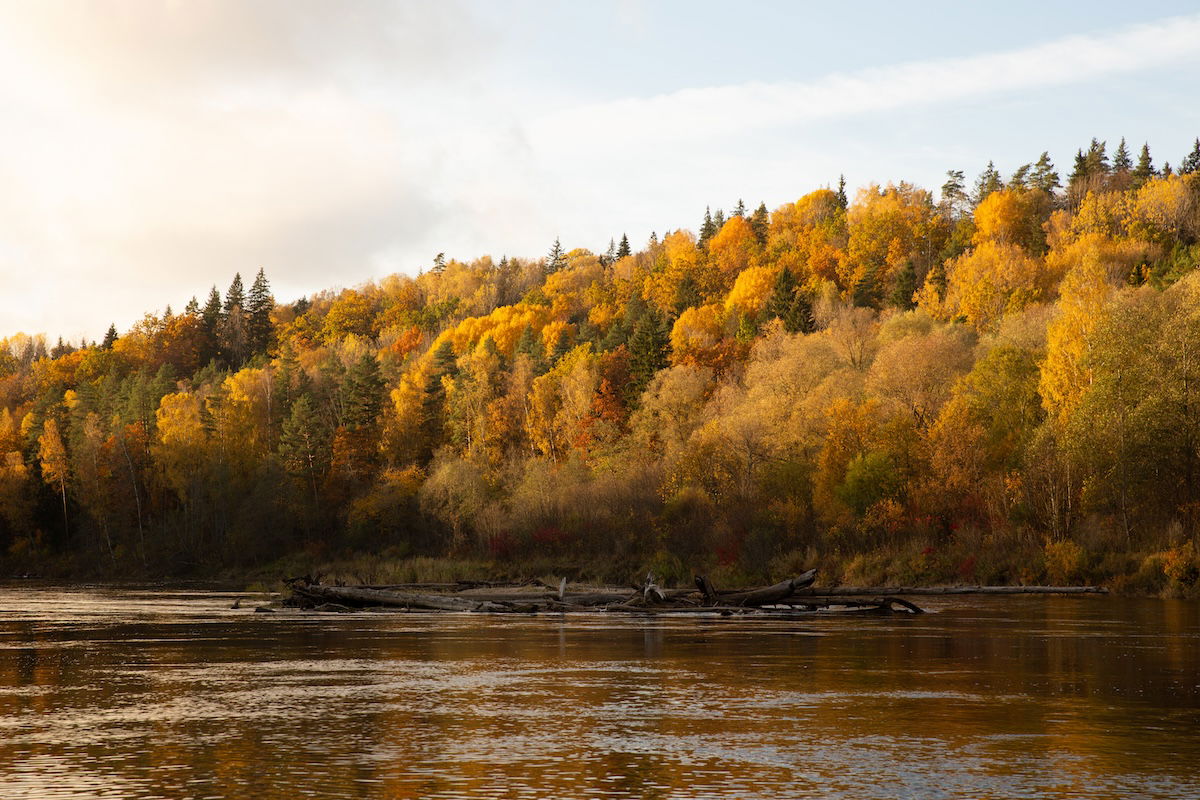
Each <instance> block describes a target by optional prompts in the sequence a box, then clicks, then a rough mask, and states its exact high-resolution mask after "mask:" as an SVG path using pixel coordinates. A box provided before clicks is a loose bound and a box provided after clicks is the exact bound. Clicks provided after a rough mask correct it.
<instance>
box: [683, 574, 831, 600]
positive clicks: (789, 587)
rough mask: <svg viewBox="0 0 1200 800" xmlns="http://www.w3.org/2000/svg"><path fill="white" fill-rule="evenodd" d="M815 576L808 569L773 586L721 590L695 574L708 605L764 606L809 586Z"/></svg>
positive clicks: (703, 577) (697, 583) (697, 584)
mask: <svg viewBox="0 0 1200 800" xmlns="http://www.w3.org/2000/svg"><path fill="white" fill-rule="evenodd" d="M816 577H817V571H816V570H815V569H810V570H809V571H808V572H805V573H803V574H802V575H797V576H796V577H794V578H789V579H788V580H786V581H781V582H780V583H777V584H775V585H773V586H764V587H762V588H759V589H750V590H748V591H746V590H743V591H733V592H722V591H718V590H717V589H715V588H714V587H713V585H712V583H711V582H710V581H709V580H708V578H706V577H705V576H703V575H697V576H696V586H697V587H698V588H699V590H700V593H701V594H702V595H704V600H705V603H707V604H708V605H716V604H720V605H725V606H765V605H770V604H772V603H777V602H779V601H780V600H784V599H786V598H788V597H791V596H792V595H793V594H795V593H796V592H797V591H799V590H801V589H804V588H806V587H808V586H811V585H812V583H813V581H814V580H816Z"/></svg>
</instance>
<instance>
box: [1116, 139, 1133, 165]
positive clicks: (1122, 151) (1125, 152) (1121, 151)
mask: <svg viewBox="0 0 1200 800" xmlns="http://www.w3.org/2000/svg"><path fill="white" fill-rule="evenodd" d="M1132 167H1133V160H1132V159H1131V158H1130V157H1129V148H1128V147H1126V146H1125V137H1124V136H1122V137H1121V143H1120V144H1118V145H1117V152H1115V153H1113V162H1112V168H1113V172H1128V171H1129V170H1130V169H1131V168H1132Z"/></svg>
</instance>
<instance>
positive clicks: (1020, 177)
mask: <svg viewBox="0 0 1200 800" xmlns="http://www.w3.org/2000/svg"><path fill="white" fill-rule="evenodd" d="M1032 170H1033V164H1022V165H1021V166H1019V167H1017V169H1016V171H1015V172H1013V174H1012V177H1011V178H1009V179H1008V186H1009V188H1012V189H1021V190H1024V189H1028V188H1029V173H1030V172H1031V171H1032Z"/></svg>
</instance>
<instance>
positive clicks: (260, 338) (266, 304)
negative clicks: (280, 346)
mask: <svg viewBox="0 0 1200 800" xmlns="http://www.w3.org/2000/svg"><path fill="white" fill-rule="evenodd" d="M274 308H275V298H274V297H272V296H271V287H270V285H269V284H268V283H267V276H266V274H265V273H264V272H263V271H262V269H259V270H258V275H256V276H255V277H254V283H253V284H252V285H251V286H250V294H249V295H247V298H246V313H247V315H248V317H249V319H248V320H247V329H248V332H249V339H250V350H251V352H254V353H263V352H266V350H267V347H268V346H269V345H270V344H271V327H272V326H271V311H272V310H274Z"/></svg>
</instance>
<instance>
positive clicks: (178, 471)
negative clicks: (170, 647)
mask: <svg viewBox="0 0 1200 800" xmlns="http://www.w3.org/2000/svg"><path fill="white" fill-rule="evenodd" d="M1101 146H1102V143H1101ZM1093 161H1094V160H1093ZM1083 163H1084V162H1080V164H1083ZM1096 163H1101V162H1096ZM1104 163H1106V162H1104ZM1085 166H1086V165H1084V166H1080V165H1079V164H1077V172H1076V173H1075V174H1072V175H1071V176H1070V177H1069V179H1068V182H1067V186H1066V188H1065V190H1064V189H1063V188H1062V187H1061V186H1060V185H1059V183H1060V182H1059V180H1058V177H1057V174H1056V173H1054V172H1053V164H1051V163H1050V162H1049V160H1048V158H1046V157H1043V159H1042V160H1040V161H1039V162H1038V164H1037V168H1036V169H1033V168H1032V167H1030V166H1027V167H1024V168H1022V169H1021V170H1018V172H1017V174H1016V175H1014V176H1013V178H1012V179H1011V180H1010V181H1007V182H1006V181H1003V180H999V179H998V178H996V177H994V176H993V177H989V178H988V179H987V180H986V181H984V180H982V179H981V182H980V184H979V185H978V186H977V187H976V191H975V192H974V193H969V192H968V191H967V189H966V187H964V186H963V185H962V182H961V173H954V172H952V173H950V176H951V180H950V181H948V182H947V185H946V186H945V187H943V188H942V196H941V198H940V199H936V200H935V196H934V194H933V193H932V192H930V191H927V190H925V189H921V188H919V187H916V186H912V185H910V184H904V183H902V184H899V185H889V186H877V185H872V186H868V187H866V188H864V189H862V190H861V191H859V192H858V193H857V194H856V195H855V196H854V197H853V198H850V197H848V196H847V195H846V193H845V190H844V188H842V187H839V189H838V190H837V191H834V190H832V189H818V190H816V191H814V192H811V193H809V194H806V195H804V196H803V197H801V198H800V199H799V200H797V201H796V202H794V203H787V204H784V205H782V206H780V207H779V208H777V209H776V210H774V211H769V210H768V209H767V208H766V207H765V206H761V207H760V208H759V209H758V210H757V211H755V212H749V211H748V210H746V209H745V208H744V206H742V205H741V204H740V203H739V207H738V212H737V213H734V214H731V215H730V216H728V217H726V216H725V214H724V213H723V212H720V211H717V212H716V213H715V214H713V213H711V211H710V212H709V213H707V214H706V215H705V220H704V224H703V226H702V227H701V230H700V231H699V233H698V234H697V233H692V232H690V231H687V230H675V231H669V232H665V233H664V234H663V235H662V236H661V237H660V236H657V235H652V236H651V237H650V240H649V241H648V242H647V243H646V244H645V246H644V247H642V248H640V249H635V248H630V247H628V245H627V243H625V242H623V243H622V247H621V248H620V249H618V248H617V247H615V246H610V247H609V249H608V250H607V251H606V252H604V253H595V252H592V251H590V250H587V249H582V248H579V249H574V250H570V251H564V250H563V249H562V248H561V247H560V246H558V245H557V244H556V246H555V248H554V250H553V251H552V253H551V255H550V256H549V257H547V258H545V259H517V258H508V257H505V258H502V259H500V260H499V261H496V260H495V259H493V258H491V257H483V258H479V259H477V260H474V261H470V262H460V261H456V260H453V259H450V260H446V259H444V258H441V257H439V258H438V259H437V260H436V261H435V262H434V263H433V264H432V265H430V266H429V268H428V269H426V270H424V271H422V272H421V273H420V274H419V275H418V276H417V277H408V276H403V275H396V276H392V277H389V278H386V279H383V280H381V281H378V282H368V283H365V284H362V285H359V286H356V287H354V288H351V289H345V290H341V291H331V292H325V293H320V294H317V295H313V296H310V297H306V298H302V299H301V300H299V301H296V302H294V303H291V304H281V303H278V302H276V301H275V300H274V299H273V298H272V297H271V296H270V292H269V286H268V284H267V282H266V277H265V275H264V274H263V273H261V272H260V273H259V275H258V279H257V280H256V281H255V282H254V285H253V286H252V287H251V288H250V290H249V291H246V290H244V289H243V287H242V283H241V279H240V277H239V278H237V279H236V280H235V282H234V283H233V284H232V285H231V286H230V288H229V289H228V290H227V291H226V293H225V295H224V296H222V295H221V294H220V293H219V292H218V291H217V290H216V289H215V288H214V289H213V290H212V291H211V292H210V293H209V295H208V299H207V302H206V303H205V304H203V305H202V304H201V303H200V302H198V301H196V300H193V301H192V302H191V303H189V304H188V305H187V307H186V308H185V309H184V310H183V311H180V312H171V311H170V310H169V309H168V310H167V311H166V312H164V313H162V314H151V315H148V316H146V317H145V318H144V319H143V320H141V321H140V322H138V323H137V324H135V325H134V326H132V327H131V328H130V329H129V330H127V331H125V332H124V333H118V332H117V331H116V330H115V329H114V330H113V331H110V334H109V336H108V337H106V338H105V340H104V342H102V343H100V344H96V343H85V344H84V345H83V346H79V347H76V346H73V345H69V344H64V343H62V342H59V343H58V344H57V345H56V346H54V347H52V348H47V346H46V342H45V341H44V340H43V339H42V338H41V337H38V336H27V335H23V334H16V335H14V336H11V337H10V338H8V339H5V340H0V345H2V346H0V554H7V557H9V558H11V559H13V560H14V561H13V563H15V564H23V565H35V566H36V565H45V564H53V563H59V564H61V563H75V564H77V565H78V564H90V565H92V567H93V568H94V569H95V570H97V571H101V572H105V571H106V572H111V573H112V574H132V573H137V572H158V573H162V572H174V573H177V572H183V571H201V572H203V571H211V570H213V569H216V568H217V567H220V566H223V565H229V564H251V563H261V562H263V561H267V560H271V559H274V558H278V557H280V556H282V555H285V554H296V553H302V554H305V556H306V557H310V558H312V559H321V558H332V557H335V556H337V555H339V554H346V553H352V552H375V553H378V552H389V553H392V554H400V555H404V554H414V555H415V554H438V555H452V556H478V557H495V558H503V559H508V560H511V561H513V562H515V563H520V561H521V560H522V559H526V558H530V557H534V556H537V557H542V558H550V559H558V560H560V561H562V562H564V563H582V562H585V561H586V562H588V563H593V564H595V563H602V564H605V565H608V566H607V568H609V569H611V570H612V571H614V572H619V571H620V570H622V569H632V568H634V567H639V568H640V566H644V565H646V564H655V565H657V568H658V569H660V570H662V571H665V572H666V573H671V572H672V571H674V572H676V573H678V574H679V575H685V574H686V573H687V572H688V570H689V569H691V568H693V567H696V568H700V567H702V566H704V565H706V564H708V565H712V564H715V563H720V564H723V565H724V566H725V567H726V568H731V569H742V570H745V571H747V572H759V573H761V572H770V571H777V570H782V569H787V568H788V566H787V565H789V564H791V563H792V561H794V560H804V561H811V560H814V559H822V560H824V561H826V562H827V563H833V564H839V565H841V568H842V569H843V570H844V572H843V577H848V578H853V577H861V578H863V579H864V580H866V579H869V578H879V579H885V578H890V579H895V580H903V579H907V580H938V579H941V580H951V579H954V580H962V579H969V580H1011V581H1020V580H1033V579H1045V578H1047V577H1048V576H1050V574H1051V573H1052V572H1053V573H1054V574H1056V575H1057V574H1059V573H1061V572H1062V565H1061V563H1060V562H1061V561H1062V558H1061V557H1060V556H1061V553H1063V552H1066V551H1067V550H1070V552H1071V553H1072V554H1075V555H1073V556H1072V558H1074V559H1075V561H1072V564H1075V563H1076V561H1078V562H1079V564H1082V565H1084V566H1083V567H1081V568H1080V569H1082V570H1083V571H1082V572H1081V571H1080V570H1075V572H1073V573H1072V574H1073V575H1076V574H1079V575H1082V574H1083V573H1084V572H1087V573H1089V574H1091V575H1093V576H1096V577H1098V578H1110V579H1122V580H1127V581H1141V582H1142V584H1144V585H1146V586H1149V587H1161V586H1164V585H1167V584H1169V583H1170V581H1175V583H1176V584H1179V583H1180V581H1181V580H1182V579H1176V578H1172V577H1171V576H1172V575H1183V576H1188V575H1193V572H1194V571H1189V570H1187V569H1183V568H1179V569H1176V568H1175V567H1174V566H1172V567H1171V571H1169V573H1170V574H1168V571H1163V569H1162V568H1159V567H1158V566H1155V565H1158V564H1160V563H1162V564H1166V563H1170V564H1172V565H1174V564H1175V562H1176V561H1178V560H1179V558H1181V556H1178V554H1179V553H1194V552H1195V546H1194V545H1193V544H1189V543H1194V542H1195V539H1196V537H1197V533H1198V532H1200V344H1197V343H1200V310H1198V309H1200V273H1198V272H1197V267H1198V266H1200V176H1198V175H1197V174H1196V173H1194V172H1189V173H1187V174H1159V173H1154V174H1149V175H1142V176H1140V177H1139V178H1137V179H1136V180H1135V179H1134V178H1133V177H1132V175H1131V174H1118V172H1117V171H1114V170H1113V169H1112V168H1109V167H1104V169H1100V168H1098V167H1095V166H1093V167H1091V168H1089V169H1091V170H1092V171H1090V172H1087V171H1086V170H1085ZM1031 169H1032V172H1031ZM1079 170H1085V171H1084V172H1080V171H1079ZM1097 170H1099V171H1097ZM1104 170H1107V171H1104ZM1031 175H1033V176H1035V177H1030V176H1031ZM956 176H957V177H956ZM1063 542H1068V543H1070V544H1069V546H1068V545H1063V544H1061V543H1063ZM1185 545H1186V547H1185ZM1188 547H1190V548H1192V549H1187V548H1188ZM1155 553H1159V554H1160V555H1161V554H1162V553H1169V554H1174V555H1171V558H1173V559H1175V560H1174V561H1172V560H1170V559H1169V558H1167V556H1165V555H1164V556H1162V557H1161V558H1160V557H1159V556H1155ZM881 554H887V558H888V559H891V560H890V561H887V560H883V556H881ZM905 554H908V555H905ZM1047 554H1049V555H1047ZM1155 558H1157V559H1158V560H1157V561H1156V560H1154V559H1155ZM872 559H875V560H872ZM1080 559H1082V560H1080ZM97 565H100V566H97ZM872 565H874V566H872ZM897 565H899V566H897ZM1147 565H1149V566H1147ZM1085 568H1086V569H1085ZM872 570H874V571H872ZM1156 570H1157V571H1156ZM1122 576H1123V577H1122Z"/></svg>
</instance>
